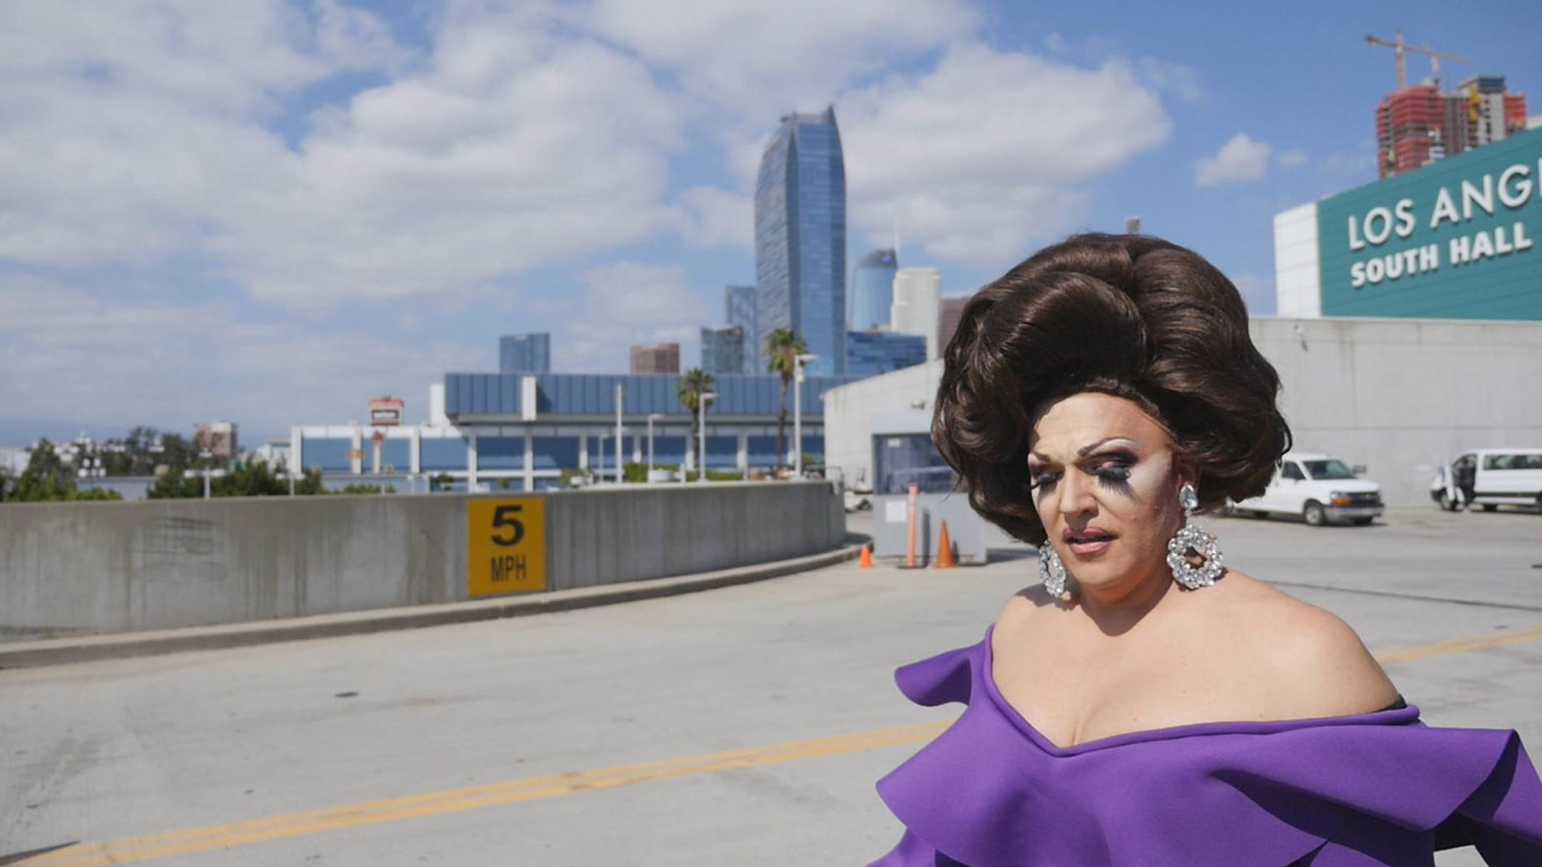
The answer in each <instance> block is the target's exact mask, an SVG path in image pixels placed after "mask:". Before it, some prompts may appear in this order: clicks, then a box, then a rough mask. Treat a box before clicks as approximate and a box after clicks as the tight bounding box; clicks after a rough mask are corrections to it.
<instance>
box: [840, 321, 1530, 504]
mask: <svg viewBox="0 0 1542 867" xmlns="http://www.w3.org/2000/svg"><path fill="white" fill-rule="evenodd" d="M1252 334H1253V340H1254V343H1255V344H1256V345H1257V346H1258V348H1259V350H1260V351H1262V352H1263V353H1264V355H1265V356H1266V357H1267V358H1268V359H1269V361H1270V362H1271V363H1273V364H1274V366H1275V368H1276V369H1277V370H1278V371H1279V373H1280V379H1281V382H1282V386H1283V387H1282V391H1281V396H1280V404H1281V408H1282V410H1283V411H1284V413H1285V419H1286V421H1288V422H1289V423H1290V426H1291V431H1292V433H1293V434H1294V435H1295V442H1296V448H1298V449H1300V450H1303V451H1316V452H1328V453H1330V454H1334V455H1337V456H1338V457H1341V458H1343V459H1344V460H1345V461H1346V462H1348V463H1350V464H1364V465H1366V467H1367V475H1368V476H1369V477H1370V478H1371V479H1373V480H1375V481H1376V482H1379V483H1380V484H1381V486H1382V490H1383V492H1384V496H1385V498H1386V500H1387V502H1388V503H1389V504H1390V505H1393V506H1419V505H1423V504H1427V503H1429V502H1430V500H1429V483H1430V479H1431V477H1432V476H1433V475H1434V472H1435V468H1436V467H1437V466H1438V465H1440V464H1441V463H1443V462H1445V461H1448V460H1450V459H1451V458H1453V457H1455V456H1456V455H1457V454H1458V453H1459V452H1461V451H1464V450H1467V449H1474V448H1486V447H1503V446H1531V447H1542V377H1539V376H1538V374H1537V371H1539V370H1542V323H1536V322H1468V321H1456V320H1433V319H1424V320H1421V319H1288V318H1282V317H1255V318H1254V319H1253V320H1252ZM941 375H942V362H941V361H934V362H929V363H927V364H924V365H920V366H917V367H912V368H908V369H906V370H901V371H896V372H894V373H890V374H885V375H883V376H877V377H873V378H871V379H864V380H861V381H860V382H855V383H852V384H851V385H847V386H842V387H841V388H837V389H832V390H830V391H828V392H826V393H825V448H826V453H827V460H828V462H829V463H830V464H831V465H833V466H839V467H841V468H842V470H843V471H844V473H845V477H846V478H847V479H848V480H855V479H857V478H859V477H860V478H862V479H865V480H870V479H871V476H872V467H871V464H872V444H871V424H870V419H871V417H872V415H873V414H874V413H881V412H896V411H902V410H907V409H912V408H914V404H915V403H916V402H918V401H924V402H925V408H926V409H928V410H930V409H932V401H933V399H934V398H935V395H936V391H937V383H938V380H939V379H940V377H941Z"/></svg>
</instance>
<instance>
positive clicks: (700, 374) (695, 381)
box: [650, 367, 714, 478]
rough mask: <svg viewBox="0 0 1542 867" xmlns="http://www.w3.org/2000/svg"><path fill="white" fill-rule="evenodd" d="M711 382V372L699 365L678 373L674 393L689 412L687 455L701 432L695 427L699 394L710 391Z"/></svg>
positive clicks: (699, 406)
mask: <svg viewBox="0 0 1542 867" xmlns="http://www.w3.org/2000/svg"><path fill="white" fill-rule="evenodd" d="M713 382H714V380H713V378H712V374H710V373H707V372H706V371H704V370H702V369H701V368H699V367H693V368H691V369H690V370H687V371H686V372H685V373H682V374H680V383H679V385H678V386H676V388H675V393H676V394H678V395H679V396H680V403H681V404H682V405H683V406H684V407H685V408H686V409H687V410H689V411H690V414H691V435H690V437H689V438H688V439H687V440H686V443H685V453H686V454H688V455H691V454H695V453H696V438H697V437H699V436H701V432H700V431H698V430H697V429H696V427H697V425H696V422H697V420H698V419H697V410H699V409H701V396H702V395H704V394H711V393H712V386H713ZM650 469H651V468H650ZM698 469H699V471H701V472H706V469H707V468H706V467H700V468H698ZM680 472H681V473H684V472H685V463H684V461H683V460H682V461H681V464H680ZM682 478H683V476H682Z"/></svg>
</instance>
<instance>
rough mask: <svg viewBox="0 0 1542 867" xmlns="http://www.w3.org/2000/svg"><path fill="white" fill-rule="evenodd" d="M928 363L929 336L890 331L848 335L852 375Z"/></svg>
mask: <svg viewBox="0 0 1542 867" xmlns="http://www.w3.org/2000/svg"><path fill="white" fill-rule="evenodd" d="M925 362H926V338H925V337H922V336H921V335H919V334H895V333H893V332H889V331H851V332H848V333H847V334H846V373H847V375H848V376H877V375H878V374H880V373H888V372H889V371H891V370H899V369H900V368H902V367H912V366H914V365H917V364H924V363H925Z"/></svg>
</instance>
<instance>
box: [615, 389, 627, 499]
mask: <svg viewBox="0 0 1542 867" xmlns="http://www.w3.org/2000/svg"><path fill="white" fill-rule="evenodd" d="M625 400H626V392H625V391H624V390H623V389H622V387H621V383H619V382H618V383H616V484H618V485H619V484H621V407H622V405H623V403H624V402H625Z"/></svg>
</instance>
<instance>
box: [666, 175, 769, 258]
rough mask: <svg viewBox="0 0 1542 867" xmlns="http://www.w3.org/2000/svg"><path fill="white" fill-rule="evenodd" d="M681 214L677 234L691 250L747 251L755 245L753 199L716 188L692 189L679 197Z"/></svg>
mask: <svg viewBox="0 0 1542 867" xmlns="http://www.w3.org/2000/svg"><path fill="white" fill-rule="evenodd" d="M680 201H681V204H682V205H683V206H684V208H685V212H684V213H683V214H682V217H681V226H680V233H681V235H682V236H683V237H684V238H685V242H686V243H687V244H689V245H691V246H692V247H715V246H718V245H725V246H730V247H745V248H751V247H754V245H755V200H754V199H753V198H751V197H750V196H748V195H740V194H736V193H730V192H728V191H726V190H721V189H718V188H717V187H692V188H691V189H688V190H686V191H684V192H683V193H681V194H680Z"/></svg>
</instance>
